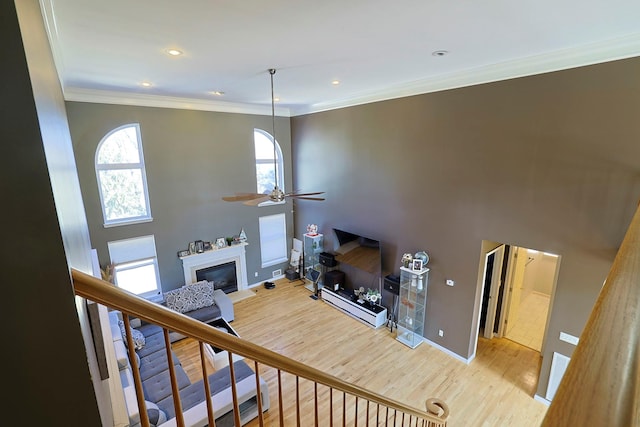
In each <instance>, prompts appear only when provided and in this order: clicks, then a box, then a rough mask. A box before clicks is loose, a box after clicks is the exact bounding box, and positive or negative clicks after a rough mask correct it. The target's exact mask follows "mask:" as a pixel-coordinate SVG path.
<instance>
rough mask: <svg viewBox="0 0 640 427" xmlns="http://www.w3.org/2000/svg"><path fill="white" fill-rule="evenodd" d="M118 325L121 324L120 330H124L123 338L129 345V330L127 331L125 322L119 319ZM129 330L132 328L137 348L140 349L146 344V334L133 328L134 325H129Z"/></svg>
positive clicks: (132, 335) (132, 336)
mask: <svg viewBox="0 0 640 427" xmlns="http://www.w3.org/2000/svg"><path fill="white" fill-rule="evenodd" d="M118 325H119V326H120V332H122V340H123V341H124V344H125V345H127V332H126V329H125V327H124V322H123V321H122V320H119V321H118ZM129 330H131V338H132V339H133V347H134V348H135V349H136V350H140V349H141V348H142V347H144V345H145V344H146V340H145V338H144V335H143V334H142V332H140V331H139V330H137V329H133V328H132V327H129Z"/></svg>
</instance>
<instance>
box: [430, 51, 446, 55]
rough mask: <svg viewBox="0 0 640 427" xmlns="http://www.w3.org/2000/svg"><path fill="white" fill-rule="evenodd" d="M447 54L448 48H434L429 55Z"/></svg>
mask: <svg viewBox="0 0 640 427" xmlns="http://www.w3.org/2000/svg"><path fill="white" fill-rule="evenodd" d="M447 54H449V51H448V50H435V51H433V52H431V55H433V56H445V55H447Z"/></svg>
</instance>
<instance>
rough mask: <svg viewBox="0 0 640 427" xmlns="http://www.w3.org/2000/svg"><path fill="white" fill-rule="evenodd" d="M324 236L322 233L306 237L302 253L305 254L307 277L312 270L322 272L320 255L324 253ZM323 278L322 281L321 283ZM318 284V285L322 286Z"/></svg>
mask: <svg viewBox="0 0 640 427" xmlns="http://www.w3.org/2000/svg"><path fill="white" fill-rule="evenodd" d="M323 244H324V236H323V235H322V234H320V233H318V234H309V233H306V234H305V235H304V242H303V247H302V251H303V253H304V274H305V277H306V275H307V272H308V270H309V269H310V268H313V269H315V270H318V271H321V270H320V253H321V252H322V251H323V249H322V247H323ZM321 281H322V278H321V279H320V282H321ZM320 282H318V284H320Z"/></svg>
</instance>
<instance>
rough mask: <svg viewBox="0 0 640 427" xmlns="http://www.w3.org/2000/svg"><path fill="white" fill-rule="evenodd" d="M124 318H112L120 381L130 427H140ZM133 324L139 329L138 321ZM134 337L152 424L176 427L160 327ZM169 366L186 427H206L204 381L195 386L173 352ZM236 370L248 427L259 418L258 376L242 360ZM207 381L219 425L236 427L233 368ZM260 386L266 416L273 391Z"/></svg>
mask: <svg viewBox="0 0 640 427" xmlns="http://www.w3.org/2000/svg"><path fill="white" fill-rule="evenodd" d="M121 318H122V315H121V313H119V312H117V311H112V312H110V313H109V320H110V326H111V334H112V338H113V344H114V350H115V358H116V361H117V365H118V368H119V370H120V381H121V384H122V390H123V395H124V399H125V403H126V406H127V411H128V415H129V420H130V426H138V425H139V420H140V416H139V412H138V405H137V399H136V394H135V388H134V385H133V374H132V369H133V368H132V364H131V363H130V361H129V357H128V353H127V348H126V344H125V343H126V336H124V335H123V332H124V331H123V329H124V326H123V325H124V323H123V322H122V320H121ZM133 324H134V325H136V323H135V322H134V323H133ZM132 332H133V337H134V344H135V346H136V350H135V354H136V359H137V362H138V367H139V372H140V377H141V379H142V388H143V392H144V397H145V403H146V406H147V412H148V415H149V418H150V421H151V423H152V425H153V426H163V427H171V426H174V425H176V420H175V410H174V407H173V399H172V395H171V382H170V377H169V366H168V363H169V361H168V360H167V354H166V350H165V343H164V334H163V333H162V328H161V327H159V326H157V325H151V324H140V325H137V326H136V327H135V328H132ZM170 363H171V364H172V365H173V366H174V369H175V373H176V378H177V382H178V388H179V389H180V397H181V404H182V409H183V414H184V418H185V423H186V425H187V426H191V427H204V426H206V425H207V423H208V419H207V408H206V402H205V399H204V382H203V380H200V381H195V382H191V381H190V380H189V378H188V376H187V374H186V372H185V370H184V369H183V367H182V365H181V363H180V360H179V359H178V357H177V356H176V355H175V353H173V351H172V352H171V361H170ZM234 369H235V375H236V389H237V393H238V401H239V404H240V418H241V421H242V424H243V425H244V424H245V423H247V422H249V421H250V420H252V419H254V418H255V417H256V416H257V414H258V408H257V398H256V380H255V373H254V372H253V370H252V369H251V368H250V367H249V366H248V365H247V364H246V363H245V362H244V361H243V360H239V361H237V362H235V363H234ZM208 381H209V385H210V388H211V401H212V403H213V408H214V411H215V416H216V426H218V427H225V426H233V400H232V392H231V382H230V375H229V368H228V367H226V368H224V369H220V370H218V371H216V372H214V373H213V374H211V375H209V376H208ZM260 384H261V396H262V406H263V410H265V411H266V410H267V409H269V391H268V387H267V384H266V382H265V381H264V380H263V379H262V378H260Z"/></svg>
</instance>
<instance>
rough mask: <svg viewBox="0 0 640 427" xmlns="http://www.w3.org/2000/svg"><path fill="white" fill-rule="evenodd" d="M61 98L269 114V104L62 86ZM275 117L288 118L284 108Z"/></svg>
mask: <svg viewBox="0 0 640 427" xmlns="http://www.w3.org/2000/svg"><path fill="white" fill-rule="evenodd" d="M64 99H65V100H66V101H75V102H91V103H97V104H118V105H135V106H139V107H160V108H177V109H183V110H199V111H216V112H221V113H237V114H257V115H261V116H270V115H271V106H270V105H268V106H267V105H257V104H243V103H234V102H224V101H209V100H206V99H196V98H180V97H173V96H162V95H149V94H140V93H129V92H117V91H106V90H96V89H78V88H65V89H64ZM275 114H276V116H282V117H290V115H291V112H290V110H289V109H288V108H283V107H276V109H275Z"/></svg>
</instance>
